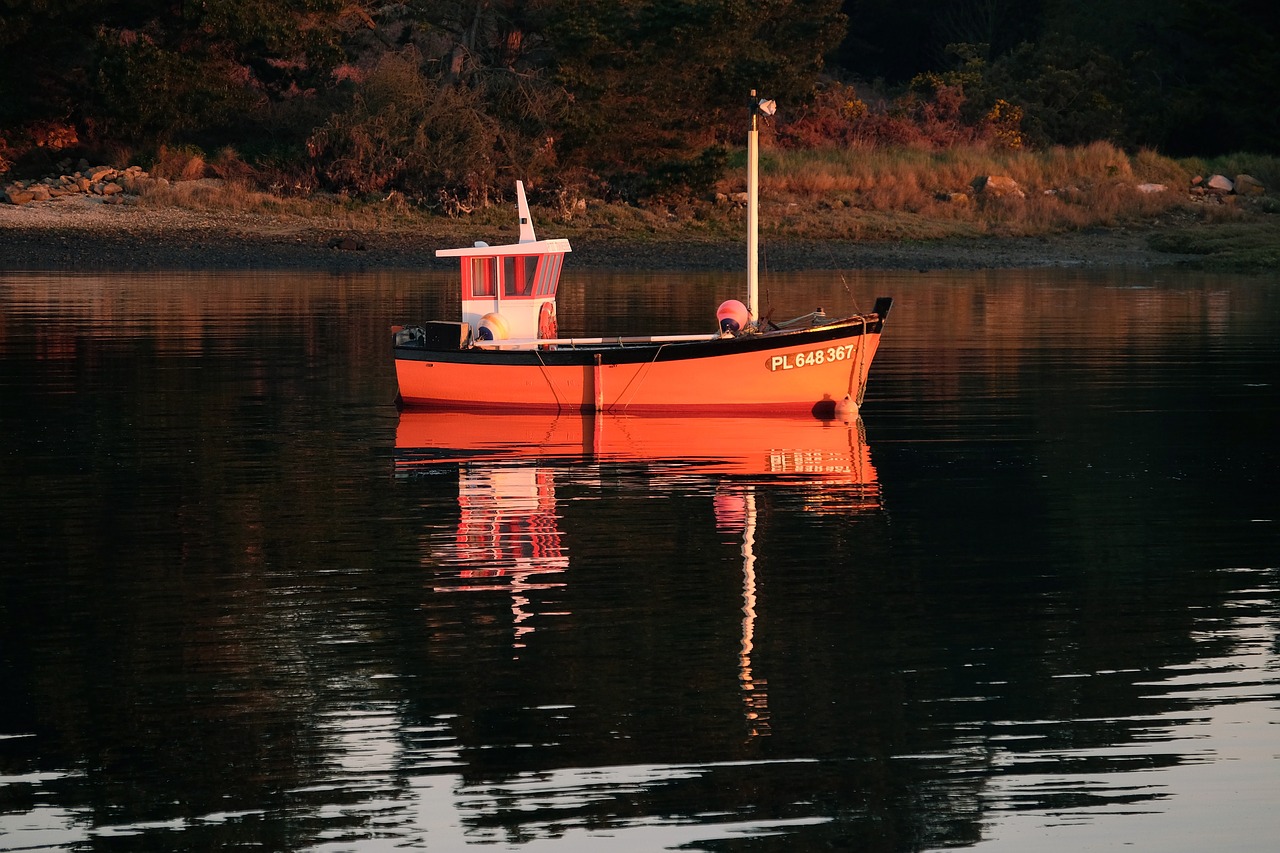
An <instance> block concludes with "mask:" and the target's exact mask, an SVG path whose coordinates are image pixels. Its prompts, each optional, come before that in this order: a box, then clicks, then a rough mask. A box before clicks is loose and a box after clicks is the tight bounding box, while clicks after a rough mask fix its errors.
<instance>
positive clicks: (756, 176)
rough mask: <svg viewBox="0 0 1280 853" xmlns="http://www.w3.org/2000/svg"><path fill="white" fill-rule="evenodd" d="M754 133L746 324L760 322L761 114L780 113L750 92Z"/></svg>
mask: <svg viewBox="0 0 1280 853" xmlns="http://www.w3.org/2000/svg"><path fill="white" fill-rule="evenodd" d="M750 106H751V130H750V131H748V133H747V322H748V323H750V324H751V325H753V326H754V325H755V324H756V321H757V320H759V319H760V131H759V130H758V129H757V124H758V122H759V119H760V114H761V113H764V114H765V115H767V116H771V115H773V114H774V112H775V111H776V110H777V105H776V104H775V103H774V102H773V101H768V100H763V99H759V98H757V97H756V90H755V89H752V90H751V104H750Z"/></svg>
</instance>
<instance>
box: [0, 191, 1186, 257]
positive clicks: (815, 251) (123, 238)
mask: <svg viewBox="0 0 1280 853" xmlns="http://www.w3.org/2000/svg"><path fill="white" fill-rule="evenodd" d="M571 239H572V242H573V264H574V267H575V268H579V269H591V268H600V269H605V268H607V269H643V270H662V269H673V270H733V269H737V268H739V267H741V266H742V264H743V256H744V251H745V249H744V247H743V245H742V244H741V243H740V242H725V243H722V244H710V243H705V242H697V243H682V242H678V241H675V240H672V239H665V240H662V241H656V242H645V243H639V242H636V241H628V240H623V239H616V238H610V237H609V236H599V237H596V236H594V235H592V236H574V237H572V238H571ZM456 240H457V238H456V237H455V236H445V235H439V234H432V233H428V232H425V231H410V230H407V229H386V230H382V229H379V230H373V231H356V230H352V229H344V228H342V227H340V226H339V225H338V224H336V223H332V222H321V221H316V220H311V219H306V218H302V217H275V216H267V215H260V214H246V213H239V212H226V213H223V212H219V211H201V210H191V209H187V208H176V207H172V208H165V207H152V206H148V205H138V204H106V203H103V201H102V200H101V199H98V198H95V197H92V196H68V197H63V198H57V199H52V200H49V201H44V202H37V203H32V204H26V205H22V206H15V205H8V204H0V270H10V271H18V270H33V271H39V270H63V269H73V270H115V271H129V270H164V269H174V270H210V269H238V270H245V269H262V270H290V269H301V270H306V269H315V270H333V271H364V270H370V271H372V270H380V269H423V268H435V269H444V268H451V267H452V263H448V264H445V263H443V262H441V261H438V260H437V259H436V258H435V255H434V253H435V250H436V249H439V248H449V247H451V246H453V245H455V244H456ZM1179 260H1181V258H1180V257H1179V256H1177V255H1168V254H1162V253H1159V252H1156V251H1154V250H1152V249H1151V248H1149V246H1148V244H1147V233H1145V232H1143V231H1141V230H1103V229H1094V230H1091V231H1086V232H1075V233H1071V234H1062V235H1052V236H1046V237H1017V238H1010V237H984V238H980V239H952V240H944V241H934V242H913V243H909V242H872V243H861V242H853V241H847V240H823V241H803V240H791V241H786V242H783V243H778V242H777V241H776V240H772V239H769V238H765V239H763V240H762V242H761V263H762V265H763V266H764V267H765V268H766V269H771V270H776V271H785V270H795V269H921V270H940V269H1007V268H1029V267H1116V266H1130V267H1151V266H1162V265H1167V264H1171V263H1177V262H1178V261H1179Z"/></svg>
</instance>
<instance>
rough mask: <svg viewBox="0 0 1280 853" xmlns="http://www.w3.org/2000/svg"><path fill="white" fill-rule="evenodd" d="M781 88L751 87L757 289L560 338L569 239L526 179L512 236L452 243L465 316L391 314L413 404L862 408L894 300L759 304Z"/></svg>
mask: <svg viewBox="0 0 1280 853" xmlns="http://www.w3.org/2000/svg"><path fill="white" fill-rule="evenodd" d="M773 111H774V104H773V102H772V101H767V100H759V99H757V98H755V95H754V93H752V98H751V109H750V115H751V127H750V131H749V132H748V137H747V140H748V151H747V163H748V174H747V232H748V233H747V282H746V285H747V286H746V300H745V302H743V301H741V300H736V299H731V300H727V301H725V302H723V303H722V304H721V305H720V306H718V308H717V310H716V320H717V323H716V327H715V329H714V330H713V331H711V332H709V333H704V334H670V335H635V336H625V335H624V336H610V337H605V336H601V337H560V336H559V334H558V322H557V313H556V311H557V309H556V293H557V289H558V287H559V283H560V273H561V271H562V269H563V267H564V260H565V255H567V254H569V253H570V251H571V248H570V246H569V241H568V240H565V239H538V237H537V235H536V233H535V231H534V226H533V221H532V218H531V217H530V213H529V205H528V201H527V200H526V197H525V191H524V184H523V183H522V182H517V183H516V201H517V215H518V217H519V226H520V231H519V238H518V241H517V242H515V243H510V244H506V245H499V246H490V245H488V244H486V243H483V242H477V243H476V244H475V245H474V246H470V247H466V248H458V249H441V250H438V251H437V252H436V256H437V257H441V258H455V259H457V260H458V262H459V270H460V276H459V287H460V302H461V317H460V318H459V319H457V320H434V321H430V322H426V323H422V324H420V325H413V326H396V327H393V334H394V351H395V366H396V379H397V383H398V386H399V403H400V405H401V406H402V407H403V408H434V409H449V410H478V411H503V412H519V411H524V412H583V413H589V412H600V413H613V414H645V413H650V414H655V413H656V414H695V413H716V414H796V413H808V414H811V415H814V416H817V417H821V418H830V417H836V416H844V415H849V414H852V413H856V412H857V410H858V407H859V406H860V405H861V404H862V401H863V395H864V393H865V390H866V384H867V375H868V373H869V371H870V369H871V363H872V360H873V358H874V357H875V354H876V348H877V347H878V346H879V343H880V333H881V331H882V329H883V328H884V321H885V318H886V317H887V316H888V314H889V309H890V307H891V305H892V304H893V300H892V298H890V297H880V298H878V299H877V300H876V302H875V305H874V307H873V308H872V310H871V311H870V312H868V313H850V314H846V315H842V316H838V317H836V318H831V317H828V316H827V314H826V313H825V311H823V310H822V309H818V310H816V311H813V312H811V313H809V314H805V315H803V316H801V317H797V318H793V319H791V320H788V321H784V322H779V323H774V322H772V321H771V320H769V319H762V318H761V316H760V312H759V305H758V303H759V296H758V294H759V273H758V268H759V264H758V255H759V227H758V226H759V223H758V210H759V203H758V198H759V189H758V185H759V166H758V160H759V157H758V152H759V130H758V121H759V117H760V116H761V115H772V114H773Z"/></svg>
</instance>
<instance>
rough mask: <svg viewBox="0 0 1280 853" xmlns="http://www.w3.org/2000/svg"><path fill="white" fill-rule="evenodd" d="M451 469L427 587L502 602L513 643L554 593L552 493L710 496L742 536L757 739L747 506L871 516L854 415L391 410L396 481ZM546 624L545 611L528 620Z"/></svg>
mask: <svg viewBox="0 0 1280 853" xmlns="http://www.w3.org/2000/svg"><path fill="white" fill-rule="evenodd" d="M455 466H456V469H457V472H458V508H459V515H458V523H457V528H456V531H450V534H449V536H448V537H445V536H436V537H434V538H433V542H432V545H431V546H430V548H429V550H430V552H431V553H430V554H429V555H428V560H429V562H430V564H431V565H432V566H433V567H434V568H435V570H436V578H437V582H436V585H435V591H436V592H472V593H474V592H485V591H494V592H501V593H503V594H505V595H509V596H510V598H511V613H512V619H513V626H514V639H513V648H514V649H515V650H516V653H517V654H518V653H519V650H520V649H522V648H524V646H525V644H526V641H527V639H528V635H529V634H530V633H531V632H532V631H533V630H534V623H533V621H532V619H533V617H534V615H535V613H534V611H533V609H532V608H533V605H532V604H531V595H530V594H531V593H533V592H535V591H538V590H549V589H554V588H556V587H561V586H564V585H565V575H564V573H565V572H566V571H567V569H568V568H569V554H568V549H567V547H566V546H565V543H564V536H563V533H562V531H561V529H560V522H561V519H562V516H563V514H562V513H561V512H560V511H559V510H558V509H557V505H556V489H557V484H561V485H564V484H566V483H569V482H572V484H573V485H574V486H583V485H584V484H585V485H588V486H589V485H591V484H593V483H594V485H596V486H597V487H598V486H599V485H600V484H601V481H602V477H601V474H602V472H603V471H604V470H605V469H606V468H608V467H610V466H627V467H628V468H629V469H631V470H637V471H641V472H642V476H643V477H644V478H645V484H646V487H647V489H648V490H649V492H650V493H651V494H662V493H663V492H671V491H672V490H689V489H693V488H698V489H702V490H707V491H710V492H711V493H712V495H713V498H712V506H713V513H714V519H715V525H716V528H717V530H718V531H721V532H724V533H728V534H731V535H732V536H733V537H734V538H735V539H740V541H741V553H742V565H743V582H742V597H743V601H742V613H743V616H742V638H741V649H740V652H739V675H738V677H739V683H740V685H741V688H742V694H743V704H744V712H745V714H746V717H747V720H748V723H749V727H750V730H751V732H752V733H753V734H767V733H768V725H769V724H768V698H767V690H766V682H765V680H764V679H762V678H759V677H758V676H757V675H756V674H755V673H754V672H753V670H752V662H751V654H752V649H753V645H754V634H755V620H756V566H755V560H756V558H755V544H756V536H757V520H758V519H757V506H756V504H757V497H758V490H761V489H782V490H786V491H787V492H788V493H789V494H791V495H793V496H798V497H799V499H800V500H801V504H802V506H803V508H804V510H805V511H808V512H813V513H821V514H847V513H857V512H865V511H869V510H877V509H879V508H880V505H881V501H880V488H879V483H878V482H877V479H876V472H875V468H874V467H873V466H872V463H871V453H870V449H869V448H868V446H867V441H866V433H865V430H864V428H863V424H862V420H861V419H860V418H858V417H856V416H855V417H853V418H851V419H848V420H820V419H817V418H812V417H656V416H627V415H610V414H597V415H591V414H587V415H579V414H574V415H536V414H510V415H480V414H476V413H473V412H471V413H468V412H444V411H431V412H418V411H404V412H402V413H401V415H400V423H399V426H398V428H397V430H396V453H395V470H396V475H397V476H398V477H411V476H414V475H416V474H439V473H441V472H442V471H448V470H450V469H451V468H453V467H455ZM536 615H538V616H540V617H549V616H556V615H566V614H563V613H561V614H557V613H553V612H548V611H545V610H544V611H541V612H539V613H538V614H536Z"/></svg>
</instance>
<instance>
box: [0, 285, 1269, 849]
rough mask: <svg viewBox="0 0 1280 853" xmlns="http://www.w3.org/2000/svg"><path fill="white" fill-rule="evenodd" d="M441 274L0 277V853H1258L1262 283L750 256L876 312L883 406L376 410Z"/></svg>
mask: <svg viewBox="0 0 1280 853" xmlns="http://www.w3.org/2000/svg"><path fill="white" fill-rule="evenodd" d="M445 282H446V280H445V279H443V278H439V277H436V276H434V275H426V276H422V275H403V274H396V275H391V274H387V275H375V274H369V275H351V276H330V275H324V274H319V275H312V276H306V277H303V276H294V275H280V274H275V275H265V274H264V275H253V274H230V275H228V274H218V275H157V276H70V275H48V274H43V275H6V276H5V277H3V278H0V849H3V850H104V851H106V850H112V851H114V850H197V849H199V850H207V849H223V848H234V847H251V848H255V849H267V850H315V851H341V850H393V849H394V850H399V849H406V848H408V849H432V850H456V849H462V848H466V847H470V846H484V847H485V849H497V850H519V851H538V850H544V849H553V850H556V851H655V850H665V849H681V850H708V851H717V850H722V851H729V850H751V851H773V850H777V851H783V850H786V851H795V850H829V849H847V850H868V851H896V850H922V849H936V848H947V847H968V846H976V847H979V848H984V849H993V850H995V849H1007V850H1017V851H1022V850H1028V849H1033V848H1034V849H1036V850H1039V851H1076V850H1083V849H1113V848H1122V847H1123V848H1124V849H1129V850H1146V851H1162V853H1164V851H1204V850H1213V849H1217V850H1231V851H1272V850H1274V849H1275V845H1276V839H1277V838H1280V809H1277V808H1276V804H1277V803H1280V640H1278V631H1277V627H1278V625H1280V613H1278V604H1280V576H1278V575H1280V518H1278V513H1280V497H1278V495H1280V489H1278V488H1277V486H1276V480H1277V474H1280V450H1277V439H1276V437H1277V435H1280V429H1278V427H1280V386H1278V385H1277V383H1278V382H1280V281H1277V280H1276V279H1274V278H1270V279H1268V278H1261V279H1259V278H1249V279H1246V278H1229V277H1211V276H1201V275H1194V274H1188V273H1166V272H1160V273H1150V272H1111V273H1086V272H1070V271H1036V272H993V273H970V274H951V273H930V274H916V273H909V274H907V273H903V274H893V275H885V276H870V275H858V276H849V277H847V278H846V279H840V278H839V277H836V278H834V279H832V278H831V277H829V276H821V275H815V274H805V275H793V276H781V277H778V276H775V277H771V278H769V279H768V282H767V285H766V286H765V290H766V291H767V293H768V295H769V297H770V298H771V300H772V301H773V302H774V303H776V304H777V306H778V307H777V311H778V313H777V315H776V316H778V317H785V316H791V315H794V314H800V313H803V312H806V311H808V310H810V309H812V308H814V307H816V306H817V305H824V306H827V307H828V308H829V309H830V310H840V309H842V308H845V307H848V305H849V303H850V302H851V301H852V302H855V303H856V304H858V305H860V306H861V307H863V308H867V307H869V306H870V304H871V302H872V300H873V298H874V297H875V296H876V295H879V294H882V293H883V294H892V295H893V296H895V297H896V298H897V303H896V305H895V307H894V310H893V314H892V317H891V318H890V321H889V323H888V325H887V327H886V333H885V337H884V340H883V344H882V348H881V351H880V355H879V357H878V359H877V362H876V365H875V367H874V368H873V371H872V381H871V386H870V389H869V391H868V395H867V401H866V405H865V406H864V410H863V416H862V421H861V422H853V423H840V422H834V423H823V422H819V421H788V420H777V421H768V420H765V421H760V420H751V419H744V420H741V421H736V422H723V421H715V420H704V421H698V420H683V421H682V420H677V419H635V418H601V419H598V420H597V419H585V420H584V419H582V418H578V417H569V418H560V419H556V418H520V417H489V418H484V417H472V418H466V419H462V418H456V417H447V416H423V415H405V416H404V417H403V418H402V417H401V416H400V414H399V413H398V412H397V411H396V409H395V406H394V405H393V403H392V400H393V397H394V393H395V389H394V376H393V370H392V366H391V354H390V351H389V340H388V334H387V327H388V325H389V324H391V323H397V322H405V321H413V320H418V319H425V318H428V317H433V316H438V315H441V314H443V313H446V312H447V310H448V309H447V307H446V306H447V304H448V301H449V297H450V296H451V295H452V293H451V290H450V288H449V287H448V286H447V285H446V283H445ZM563 289H564V290H565V293H564V296H563V298H562V301H561V312H560V313H561V323H562V329H563V330H564V332H565V333H566V334H584V333H590V332H596V331H598V330H599V329H600V325H599V324H600V323H603V324H604V326H605V331H607V332H615V333H623V332H628V331H637V332H644V331H696V330H699V329H708V328H710V327H711V326H712V325H713V322H714V310H715V306H716V304H718V302H719V301H720V300H721V299H723V298H727V297H730V296H736V295H738V294H737V292H736V290H737V284H736V281H735V280H734V279H733V278H732V277H724V276H702V277H696V278H695V279H693V284H692V285H690V284H688V283H683V284H682V283H681V280H680V279H678V278H676V277H664V276H647V277H625V276H601V277H599V278H598V279H593V284H592V289H590V290H588V289H587V287H586V278H585V277H578V278H571V277H569V276H568V274H566V282H565V284H564V288H563Z"/></svg>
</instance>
